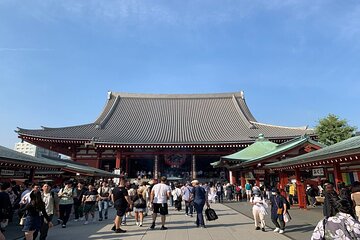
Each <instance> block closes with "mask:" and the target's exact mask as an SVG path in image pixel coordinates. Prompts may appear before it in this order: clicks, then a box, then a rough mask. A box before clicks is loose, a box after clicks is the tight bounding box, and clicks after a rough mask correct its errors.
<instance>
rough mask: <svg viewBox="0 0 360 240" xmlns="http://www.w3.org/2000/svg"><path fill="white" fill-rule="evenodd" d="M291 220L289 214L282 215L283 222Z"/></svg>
mask: <svg viewBox="0 0 360 240" xmlns="http://www.w3.org/2000/svg"><path fill="white" fill-rule="evenodd" d="M290 220H291V216H290V214H289V212H286V214H285V215H284V222H286V223H288V222H290Z"/></svg>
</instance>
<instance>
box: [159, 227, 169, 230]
mask: <svg viewBox="0 0 360 240" xmlns="http://www.w3.org/2000/svg"><path fill="white" fill-rule="evenodd" d="M167 229H168V228H167V227H165V226H161V228H160V230H167Z"/></svg>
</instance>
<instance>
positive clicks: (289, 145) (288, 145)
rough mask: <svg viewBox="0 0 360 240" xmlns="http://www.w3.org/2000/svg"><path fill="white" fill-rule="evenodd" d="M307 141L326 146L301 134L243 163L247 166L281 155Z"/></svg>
mask: <svg viewBox="0 0 360 240" xmlns="http://www.w3.org/2000/svg"><path fill="white" fill-rule="evenodd" d="M306 142H309V143H312V144H314V145H316V146H319V147H321V148H323V147H324V145H322V144H321V143H319V142H316V141H313V140H311V139H310V138H309V137H308V136H301V137H298V138H294V139H292V140H290V141H287V142H284V143H282V144H279V145H277V146H276V147H275V148H274V149H273V150H270V151H269V152H267V153H265V154H264V155H262V156H259V157H255V158H253V159H250V160H248V161H246V162H244V163H243V164H242V165H244V166H246V165H249V164H252V163H254V162H258V161H261V160H264V159H268V158H271V157H273V156H276V155H279V154H281V153H285V152H287V151H289V150H291V149H294V148H296V147H298V146H301V145H303V144H304V143H306Z"/></svg>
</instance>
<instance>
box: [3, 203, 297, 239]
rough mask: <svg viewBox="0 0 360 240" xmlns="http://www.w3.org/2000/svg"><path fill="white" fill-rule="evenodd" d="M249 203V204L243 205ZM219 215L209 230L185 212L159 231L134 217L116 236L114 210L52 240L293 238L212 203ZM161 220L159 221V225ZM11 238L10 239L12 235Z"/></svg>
mask: <svg viewBox="0 0 360 240" xmlns="http://www.w3.org/2000/svg"><path fill="white" fill-rule="evenodd" d="M241 204H246V203H241ZM212 208H214V209H215V210H216V212H217V214H218V216H219V219H218V220H216V221H212V222H207V228H197V227H196V226H195V223H194V221H195V218H194V217H193V218H191V217H188V216H185V215H184V211H181V212H177V211H174V210H172V208H171V210H170V214H169V215H168V219H167V222H168V224H167V227H168V230H165V231H163V230H160V226H159V225H157V226H156V228H155V230H150V229H149V226H150V224H151V218H150V217H146V218H145V222H144V225H143V227H138V226H136V225H135V221H134V218H133V217H130V218H129V219H128V222H127V226H124V227H123V229H125V230H127V232H126V233H123V234H117V233H114V232H113V231H111V230H110V229H111V227H112V219H113V218H112V217H113V216H114V213H115V212H114V209H113V208H111V209H110V216H111V218H110V219H108V220H105V221H102V222H99V221H96V222H94V223H89V224H88V225H83V222H75V221H70V222H69V223H68V227H67V228H66V229H63V228H61V227H60V226H55V227H53V228H52V229H50V231H49V235H48V239H49V240H64V239H66V240H80V239H93V240H100V239H107V240H110V239H127V240H135V239H141V240H166V239H167V240H170V239H171V240H187V239H189V240H200V239H201V240H204V239H211V240H237V239H242V240H244V239H246V240H252V239H254V240H255V239H261V240H267V239H271V240H273V239H279V240H282V239H283V240H285V239H290V238H288V237H287V236H286V235H281V234H279V233H274V232H272V229H271V228H268V227H267V228H266V231H267V232H262V231H255V227H254V223H253V220H252V219H251V218H249V217H247V216H245V215H243V214H240V213H238V212H237V211H235V210H233V209H231V208H229V207H227V206H225V205H223V204H212ZM159 221H160V219H158V223H159ZM20 231H21V229H20V227H18V226H10V228H9V229H8V231H7V234H8V235H7V236H8V238H7V239H9V240H13V239H21V237H22V235H21V232H20ZM10 235H11V236H10Z"/></svg>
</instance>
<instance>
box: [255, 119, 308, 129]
mask: <svg viewBox="0 0 360 240" xmlns="http://www.w3.org/2000/svg"><path fill="white" fill-rule="evenodd" d="M250 122H251V123H252V124H258V125H262V126H268V127H278V128H286V129H297V130H311V129H310V128H308V126H301V127H286V126H280V125H272V124H267V123H260V122H254V121H250Z"/></svg>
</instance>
